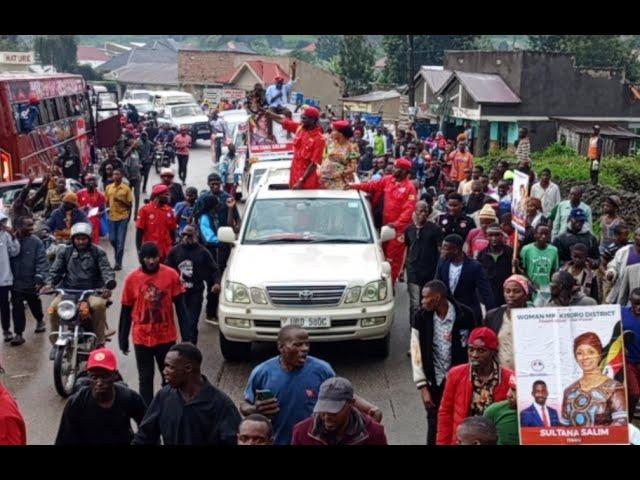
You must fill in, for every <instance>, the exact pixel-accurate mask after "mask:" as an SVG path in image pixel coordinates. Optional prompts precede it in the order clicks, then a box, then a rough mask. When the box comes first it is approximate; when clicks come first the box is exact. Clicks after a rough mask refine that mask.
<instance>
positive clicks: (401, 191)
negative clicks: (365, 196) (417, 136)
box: [349, 158, 416, 284]
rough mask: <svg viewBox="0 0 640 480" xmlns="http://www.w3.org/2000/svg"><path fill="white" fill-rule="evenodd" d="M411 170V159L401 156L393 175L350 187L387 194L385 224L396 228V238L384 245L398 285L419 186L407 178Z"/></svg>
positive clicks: (384, 214) (384, 213)
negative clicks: (406, 233) (407, 231)
mask: <svg viewBox="0 0 640 480" xmlns="http://www.w3.org/2000/svg"><path fill="white" fill-rule="evenodd" d="M410 171H411V161H410V160H409V159H407V158H398V159H397V160H396V161H395V163H394V168H393V175H391V176H385V177H382V178H381V179H380V180H373V181H369V182H365V183H350V184H349V188H353V189H354V190H363V191H365V192H370V193H375V192H383V193H384V200H383V201H384V208H383V211H382V224H383V225H386V226H388V227H391V228H393V229H394V230H395V231H396V236H395V238H394V239H393V240H389V241H388V242H386V243H385V244H384V245H383V247H382V248H383V250H384V254H385V256H386V257H387V260H389V262H390V263H391V280H392V283H394V284H395V282H396V279H397V278H398V275H399V274H400V270H402V265H403V263H404V254H405V250H406V246H405V243H404V231H405V230H406V228H407V227H408V226H409V225H410V224H411V222H412V216H413V212H414V210H415V208H416V188H415V187H414V186H413V183H412V182H411V180H409V178H407V177H408V175H409V172H410Z"/></svg>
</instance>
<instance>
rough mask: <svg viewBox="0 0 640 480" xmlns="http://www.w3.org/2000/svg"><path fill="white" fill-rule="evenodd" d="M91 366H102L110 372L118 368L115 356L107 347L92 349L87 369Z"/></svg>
mask: <svg viewBox="0 0 640 480" xmlns="http://www.w3.org/2000/svg"><path fill="white" fill-rule="evenodd" d="M92 368H104V369H105V370H109V371H110V372H115V371H116V370H117V369H118V364H117V362H116V356H115V355H114V354H113V352H112V351H111V350H109V349H108V348H98V349H96V350H93V351H92V352H91V353H90V354H89V361H88V362H87V370H91V369H92Z"/></svg>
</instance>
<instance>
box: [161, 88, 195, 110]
mask: <svg viewBox="0 0 640 480" xmlns="http://www.w3.org/2000/svg"><path fill="white" fill-rule="evenodd" d="M153 94H154V100H153V108H154V110H155V111H156V112H159V111H160V110H163V109H164V107H166V106H167V105H180V104H184V103H196V99H195V98H194V97H193V95H191V94H190V93H187V92H180V91H177V90H161V91H158V92H153Z"/></svg>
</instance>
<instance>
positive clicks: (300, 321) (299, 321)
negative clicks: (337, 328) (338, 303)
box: [282, 317, 331, 328]
mask: <svg viewBox="0 0 640 480" xmlns="http://www.w3.org/2000/svg"><path fill="white" fill-rule="evenodd" d="M285 325H298V326H300V327H302V328H330V327H331V319H330V318H329V317H285V318H283V319H282V326H283V327H284V326H285Z"/></svg>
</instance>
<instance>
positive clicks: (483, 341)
mask: <svg viewBox="0 0 640 480" xmlns="http://www.w3.org/2000/svg"><path fill="white" fill-rule="evenodd" d="M469 345H470V346H473V347H484V348H487V349H489V350H498V336H497V335H496V334H495V332H494V331H493V330H491V329H490V328H487V327H479V328H476V329H474V330H473V331H472V332H471V335H470V336H469Z"/></svg>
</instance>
